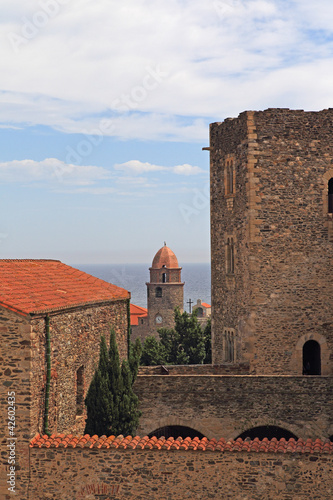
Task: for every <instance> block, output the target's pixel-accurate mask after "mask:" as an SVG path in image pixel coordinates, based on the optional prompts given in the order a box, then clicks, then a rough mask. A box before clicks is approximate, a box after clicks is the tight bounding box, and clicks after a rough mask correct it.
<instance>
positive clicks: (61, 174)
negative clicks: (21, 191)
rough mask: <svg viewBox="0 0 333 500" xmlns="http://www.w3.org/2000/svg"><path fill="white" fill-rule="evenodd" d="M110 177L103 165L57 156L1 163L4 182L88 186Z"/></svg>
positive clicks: (1, 180) (1, 178) (0, 173)
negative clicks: (82, 163) (79, 163)
mask: <svg viewBox="0 0 333 500" xmlns="http://www.w3.org/2000/svg"><path fill="white" fill-rule="evenodd" d="M109 177H110V174H109V172H108V171H107V170H106V169H104V168H102V167H95V166H77V165H71V164H66V163H64V162H63V161H61V160H58V159H56V158H46V159H45V160H42V161H34V160H13V161H7V162H2V163H0V182H3V183H7V182H16V183H17V182H18V181H20V182H21V183H30V182H33V183H36V182H38V183H41V182H43V183H54V184H56V185H59V184H66V185H77V186H86V185H91V184H94V183H95V182H97V181H101V180H104V179H108V178H109Z"/></svg>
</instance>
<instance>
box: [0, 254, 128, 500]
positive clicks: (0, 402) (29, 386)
mask: <svg viewBox="0 0 333 500" xmlns="http://www.w3.org/2000/svg"><path fill="white" fill-rule="evenodd" d="M129 299H130V294H129V292H127V291H126V290H124V289H122V288H119V287H116V286H114V285H111V284H110V283H106V282H104V281H102V280H100V279H97V278H95V277H93V276H90V275H88V274H86V273H83V272H81V271H79V270H77V269H74V268H72V267H70V266H66V265H65V264H62V263H61V262H59V261H56V260H0V334H1V344H0V375H1V388H2V390H1V394H0V421H1V422H2V425H1V429H0V440H1V453H2V454H1V476H2V473H3V470H4V469H3V465H4V463H5V464H6V461H7V453H6V443H8V439H9V438H11V437H12V438H13V439H14V438H15V443H16V464H15V465H16V471H17V476H18V480H17V482H18V481H22V482H24V481H25V476H26V475H27V474H28V472H29V471H28V470H27V466H28V462H27V456H28V449H27V446H28V442H29V439H30V438H32V437H33V436H34V435H35V434H36V432H41V433H44V430H45V429H48V431H49V432H52V433H54V432H67V433H68V432H71V433H73V432H77V433H82V432H83V430H84V427H85V416H86V415H85V406H84V398H85V395H86V392H87V389H88V387H89V385H90V381H91V379H92V376H93V373H94V371H95V367H96V365H97V362H98V357H99V344H100V337H101V334H104V335H105V336H106V338H107V340H108V339H109V335H110V329H111V328H113V329H114V330H115V332H116V337H117V342H118V346H119V351H120V356H121V357H122V358H124V357H127V346H128V322H129V318H128V310H129V306H128V305H129V304H128V303H129ZM47 394H49V395H48V396H47ZM9 398H10V399H9ZM12 398H14V399H12ZM9 403H13V404H14V409H12V410H10V411H11V414H13V415H12V416H11V418H13V420H12V421H13V422H14V424H16V425H15V427H14V428H13V429H12V431H11V432H13V434H9V427H8V428H7V420H8V417H9V410H8V408H9V406H11V405H9ZM4 422H6V424H5V425H3V423H4ZM2 478H3V476H2ZM1 487H2V488H3V484H2V485H1ZM5 491H7V488H5ZM3 492H4V490H3V489H2V490H1V491H0V497H1V498H5V496H4V495H3ZM20 498H24V495H23V494H22V496H21V497H20Z"/></svg>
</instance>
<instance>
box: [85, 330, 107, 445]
mask: <svg viewBox="0 0 333 500" xmlns="http://www.w3.org/2000/svg"><path fill="white" fill-rule="evenodd" d="M108 371H109V357H108V350H107V346H106V341H105V337H103V336H102V337H101V342H100V354H99V363H98V368H97V370H96V372H95V374H94V377H93V379H92V381H91V384H90V387H89V390H88V393H87V397H86V399H85V404H86V406H87V421H86V428H85V433H87V434H91V435H93V434H98V435H99V436H102V435H104V434H106V435H107V434H108V429H109V426H110V414H111V411H112V410H111V402H112V395H111V392H110V389H109V384H108Z"/></svg>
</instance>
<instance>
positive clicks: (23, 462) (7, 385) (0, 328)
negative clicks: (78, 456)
mask: <svg viewBox="0 0 333 500" xmlns="http://www.w3.org/2000/svg"><path fill="white" fill-rule="evenodd" d="M30 332H31V326H30V324H29V321H28V320H27V318H25V317H24V316H20V315H18V314H15V313H13V312H11V311H9V310H8V309H5V308H3V307H0V334H1V343H0V380H1V391H0V422H1V426H0V442H1V468H0V473H1V476H0V498H3V499H5V498H7V497H6V495H7V494H9V491H8V487H10V484H7V480H8V479H9V477H8V476H7V474H8V473H9V472H10V469H9V467H15V469H14V474H15V492H16V493H17V498H24V495H25V494H26V486H27V484H28V477H29V468H28V464H29V460H28V453H29V449H28V443H29V438H30V425H31V416H30V407H31V395H30V356H31V351H30ZM9 393H10V398H11V399H10V403H11V404H10V406H11V407H14V412H13V410H11V412H10V413H11V417H13V416H14V418H15V420H13V419H12V420H8V395H9ZM13 393H14V394H13ZM13 398H14V399H13ZM13 414H14V415H13ZM8 422H10V423H11V424H13V427H12V425H10V427H8ZM8 460H10V464H9V463H8ZM13 460H14V461H15V462H14V463H13ZM11 472H13V469H12V470H11ZM8 498H9V496H8ZM11 498H12V497H11Z"/></svg>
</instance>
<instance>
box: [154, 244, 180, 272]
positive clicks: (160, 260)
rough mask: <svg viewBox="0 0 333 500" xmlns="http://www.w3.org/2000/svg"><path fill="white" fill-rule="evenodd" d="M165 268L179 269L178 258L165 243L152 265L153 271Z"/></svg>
mask: <svg viewBox="0 0 333 500" xmlns="http://www.w3.org/2000/svg"><path fill="white" fill-rule="evenodd" d="M163 266H165V267H166V268H167V269H173V268H175V269H179V265H178V260H177V257H176V256H175V254H174V253H173V251H172V250H171V249H170V248H169V247H167V246H166V243H164V246H163V247H162V248H160V249H159V251H158V252H157V253H156V255H155V257H154V258H153V263H152V265H151V267H152V268H153V269H162V267H163Z"/></svg>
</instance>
